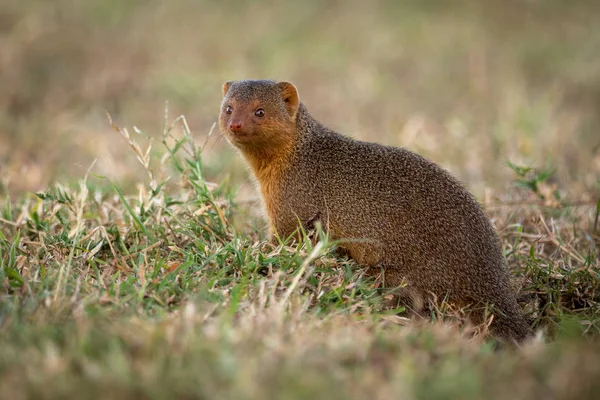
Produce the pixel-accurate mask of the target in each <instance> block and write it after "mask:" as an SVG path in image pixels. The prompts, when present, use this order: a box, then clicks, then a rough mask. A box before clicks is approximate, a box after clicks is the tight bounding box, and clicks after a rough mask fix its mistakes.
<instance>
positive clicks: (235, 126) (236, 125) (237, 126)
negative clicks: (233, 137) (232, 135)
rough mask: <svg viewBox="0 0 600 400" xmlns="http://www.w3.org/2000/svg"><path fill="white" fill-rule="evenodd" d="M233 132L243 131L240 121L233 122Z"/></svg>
mask: <svg viewBox="0 0 600 400" xmlns="http://www.w3.org/2000/svg"><path fill="white" fill-rule="evenodd" d="M229 129H230V130H231V132H239V131H241V130H242V123H241V122H240V121H237V122H232V123H230V124H229Z"/></svg>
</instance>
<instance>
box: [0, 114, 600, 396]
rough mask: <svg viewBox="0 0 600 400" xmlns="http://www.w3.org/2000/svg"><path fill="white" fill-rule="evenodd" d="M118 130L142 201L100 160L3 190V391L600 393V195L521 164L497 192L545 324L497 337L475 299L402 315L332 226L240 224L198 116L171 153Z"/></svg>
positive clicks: (511, 244) (514, 256) (501, 226)
mask: <svg viewBox="0 0 600 400" xmlns="http://www.w3.org/2000/svg"><path fill="white" fill-rule="evenodd" d="M165 118H166V119H165V122H168V119H167V118H168V116H167V115H166V113H165ZM112 126H113V128H114V130H115V131H116V132H114V134H115V135H118V134H119V133H120V135H121V138H122V142H123V143H124V144H128V145H129V147H130V148H131V150H132V153H133V154H132V155H133V156H135V157H136V158H137V159H138V162H139V163H140V164H141V165H142V166H143V167H144V169H145V170H146V171H147V180H146V181H145V182H140V183H139V185H138V187H137V188H138V193H137V194H126V191H124V190H123V188H121V187H120V186H119V184H118V183H117V182H112V183H111V184H110V185H107V184H95V183H94V182H95V181H99V182H102V181H105V180H106V179H107V178H104V177H101V176H96V175H94V169H93V166H92V168H90V171H89V172H88V174H87V175H86V176H85V178H84V179H83V180H82V181H81V182H80V184H79V185H72V186H62V185H58V184H57V185H55V186H54V187H52V188H50V189H48V190H47V191H45V192H41V193H37V194H36V195H35V196H34V195H21V196H18V197H17V198H13V197H12V196H9V195H8V193H7V192H6V191H4V198H3V200H2V216H1V219H0V262H1V268H0V282H2V287H1V290H2V291H1V297H0V396H1V397H2V398H11V399H18V398H31V397H35V398H57V397H58V398H81V397H85V398H132V397H136V398H154V399H159V398H173V397H177V398H257V399H258V398H260V399H265V398H276V399H280V398H315V397H317V398H340V399H341V398H365V397H374V398H390V397H403V398H427V399H437V398H440V399H442V398H454V397H460V398H466V399H469V398H473V399H477V398H482V397H485V398H497V399H503V398H538V397H543V398H546V397H548V396H551V397H553V398H590V399H591V398H593V396H594V395H595V393H597V390H598V389H600V386H599V384H598V379H597V378H598V377H599V376H600V364H598V362H597V360H598V357H599V356H600V342H599V341H598V338H599V335H600V309H599V304H600V303H599V300H600V290H599V289H600V285H599V281H600V270H599V268H598V252H597V246H598V244H599V239H600V235H599V231H598V219H597V218H598V215H597V214H598V210H599V209H600V203H598V206H597V207H596V205H595V204H593V205H583V206H581V205H570V204H567V203H565V202H557V201H548V198H547V197H544V194H543V193H546V192H548V189H546V186H547V185H548V182H547V180H548V178H549V174H547V173H545V171H536V170H531V169H527V168H523V167H517V166H514V165H513V168H514V169H515V171H516V172H517V173H518V174H517V177H516V180H517V182H518V183H519V185H520V186H525V187H527V188H528V189H527V190H526V191H514V192H511V193H513V195H512V198H511V203H510V206H509V207H505V205H507V204H509V203H507V202H504V203H503V204H502V203H498V204H495V205H494V204H490V215H491V217H492V218H493V220H494V223H495V224H496V227H497V228H498V230H499V232H500V234H501V238H502V242H503V248H504V250H505V254H506V258H507V260H508V263H509V265H510V267H511V270H512V271H513V273H514V278H515V280H514V281H515V284H516V285H518V286H519V289H520V292H521V294H522V304H523V307H524V309H525V310H526V311H527V313H528V315H529V317H530V319H531V323H532V326H533V327H534V328H535V329H536V330H537V331H538V333H539V336H538V338H537V339H535V340H533V341H532V342H530V343H527V344H525V345H524V346H523V348H521V349H512V348H505V349H498V348H496V346H495V343H494V341H493V340H492V339H489V338H488V339H486V338H485V337H484V333H485V327H473V326H470V325H469V324H468V322H467V321H466V319H465V316H466V315H468V310H456V309H453V308H452V307H451V306H450V305H448V304H444V303H441V304H440V305H439V307H438V308H437V309H435V310H434V311H433V312H432V315H431V318H430V319H424V320H419V321H418V320H409V319H407V318H405V317H402V316H401V315H400V314H398V312H399V311H401V309H393V308H392V309H390V305H389V304H388V302H387V294H386V292H385V291H383V290H381V289H379V288H378V287H377V286H378V282H377V281H374V280H373V279H370V280H369V279H366V278H365V277H364V276H363V272H364V271H363V270H362V269H361V268H360V267H359V266H357V265H355V264H353V263H352V262H351V261H349V260H347V259H340V258H336V257H335V255H334V253H333V250H334V249H335V243H332V242H330V241H329V240H328V239H327V237H326V236H325V235H323V234H322V233H320V232H316V233H315V234H316V240H309V236H308V235H309V233H307V235H306V236H305V240H303V241H302V242H301V243H297V244H292V243H281V244H279V245H273V244H270V243H268V242H267V241H266V240H265V238H264V235H263V234H262V233H261V232H260V231H257V230H255V229H248V227H247V226H244V225H242V226H241V228H240V227H238V226H237V225H238V224H236V222H235V221H234V218H233V217H234V216H235V215H236V214H240V213H243V212H242V210H241V208H242V206H241V205H240V204H236V203H235V202H234V201H233V193H232V191H231V189H230V188H229V187H228V186H227V184H226V183H222V184H214V183H211V182H208V181H207V180H206V178H205V175H204V169H203V163H202V147H201V146H200V147H199V146H197V145H196V144H194V141H193V139H192V137H191V134H190V130H189V127H188V125H187V123H186V120H185V118H183V117H179V118H177V119H175V121H174V122H172V123H170V122H169V123H165V124H164V128H163V132H162V134H161V135H160V137H158V138H156V139H154V140H152V143H153V145H154V146H155V147H159V146H160V147H161V148H162V150H161V151H158V150H156V149H155V150H152V149H148V150H143V149H142V148H140V146H139V144H138V143H137V141H136V138H137V137H138V136H139V137H143V136H144V133H143V132H141V131H139V129H137V128H135V129H134V131H135V133H134V134H130V133H129V131H128V130H127V129H124V128H120V127H119V126H117V125H116V124H114V123H113V124H112ZM153 165H154V167H152V166H153ZM528 182H529V186H527V185H526V183H528ZM531 182H535V186H532V183H531ZM111 187H112V189H111ZM532 187H534V188H535V190H533V189H532ZM515 193H517V194H519V195H520V196H521V198H516V197H515V195H514V194H515ZM550 193H553V192H552V191H550ZM555 200H556V199H555ZM515 202H518V203H519V204H518V205H517V204H515ZM593 218H596V219H593Z"/></svg>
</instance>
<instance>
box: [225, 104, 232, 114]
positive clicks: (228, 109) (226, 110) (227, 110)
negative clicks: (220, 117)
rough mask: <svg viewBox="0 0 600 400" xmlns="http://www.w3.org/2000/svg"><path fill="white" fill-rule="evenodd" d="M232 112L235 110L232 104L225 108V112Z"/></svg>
mask: <svg viewBox="0 0 600 400" xmlns="http://www.w3.org/2000/svg"><path fill="white" fill-rule="evenodd" d="M232 112H233V108H231V106H227V108H226V109H225V113H227V114H231V113H232Z"/></svg>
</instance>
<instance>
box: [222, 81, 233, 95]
mask: <svg viewBox="0 0 600 400" xmlns="http://www.w3.org/2000/svg"><path fill="white" fill-rule="evenodd" d="M232 83H233V81H227V82H225V83H224V84H223V96H225V95H226V94H227V92H229V88H230V87H231V84H232Z"/></svg>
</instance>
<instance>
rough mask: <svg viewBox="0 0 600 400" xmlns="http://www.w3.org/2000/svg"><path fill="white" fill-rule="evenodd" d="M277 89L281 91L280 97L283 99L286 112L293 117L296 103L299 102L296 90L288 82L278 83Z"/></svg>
mask: <svg viewBox="0 0 600 400" xmlns="http://www.w3.org/2000/svg"><path fill="white" fill-rule="evenodd" d="M277 87H279V89H280V90H281V96H282V97H283V101H284V102H285V105H286V107H287V109H288V112H289V113H290V115H294V114H295V113H296V110H297V109H298V103H299V102H300V97H299V96H298V89H296V86H294V85H292V84H291V83H289V82H278V83H277Z"/></svg>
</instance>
